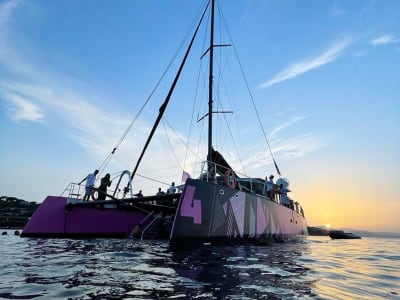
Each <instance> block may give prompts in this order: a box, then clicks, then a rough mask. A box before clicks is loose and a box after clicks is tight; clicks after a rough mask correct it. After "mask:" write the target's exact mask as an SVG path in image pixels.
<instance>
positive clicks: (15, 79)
mask: <svg viewBox="0 0 400 300" xmlns="http://www.w3.org/2000/svg"><path fill="white" fill-rule="evenodd" d="M204 4H205V1H184V0H169V1H167V0H158V1H151V0H135V1H128V0H120V1H110V0H97V1H93V0H89V1H77V0H72V1H61V0H57V1H50V0H35V1H29V0H0V105H1V109H0V137H1V146H0V166H1V171H2V172H1V174H0V194H1V195H6V196H15V197H18V198H21V199H25V200H27V201H35V202H39V203H40V202H42V201H43V200H44V199H45V197H46V196H47V195H60V194H62V193H63V192H64V190H65V189H66V188H67V187H68V185H69V183H71V182H75V183H76V182H79V181H80V180H81V179H83V178H84V177H85V176H86V175H87V174H88V173H90V172H92V171H93V170H94V169H96V168H99V167H100V166H101V165H102V163H103V162H104V161H105V159H106V158H107V156H108V155H109V154H110V153H111V151H112V149H113V148H114V147H117V151H116V152H115V154H114V155H113V156H112V159H111V160H110V162H109V163H108V164H107V165H106V168H105V170H104V172H109V173H111V174H113V178H114V180H113V181H114V183H115V182H116V181H117V177H116V176H117V175H115V174H117V173H118V172H119V171H122V170H132V169H133V168H134V166H135V164H136V161H137V159H138V157H139V154H140V151H141V149H142V148H143V145H144V142H145V140H146V138H147V136H148V134H149V132H150V129H151V126H152V124H153V122H154V120H155V118H156V117H157V113H158V108H159V106H160V105H161V103H162V101H163V100H164V98H165V96H166V94H167V93H168V89H169V86H170V84H171V83H172V80H173V78H174V76H175V73H176V71H177V69H178V66H179V63H180V61H181V59H182V57H183V53H184V51H185V49H186V47H187V45H188V43H189V38H190V37H191V35H192V34H193V29H194V26H195V25H196V24H197V20H198V19H199V17H200V14H201V11H202V9H203V7H204ZM221 12H222V13H221ZM217 15H218V17H219V18H220V17H221V16H223V17H222V18H220V19H221V20H223V22H222V23H223V24H224V25H225V24H226V25H227V27H228V28H229V31H224V30H221V32H220V33H218V34H216V36H217V37H218V38H220V39H221V43H222V44H224V43H225V44H230V45H231V46H229V47H219V48H218V50H216V53H217V54H216V60H217V63H216V72H215V74H214V79H215V82H218V83H220V85H219V86H220V87H217V88H215V90H214V94H215V104H216V109H217V110H220V111H225V113H218V114H215V116H214V117H215V126H214V128H215V127H217V128H218V127H219V125H221V126H220V127H223V125H224V124H225V126H226V127H228V128H229V130H230V131H229V132H228V133H227V134H225V135H224V134H223V133H220V132H219V131H217V130H214V131H213V141H214V146H215V147H216V149H217V150H218V151H220V152H222V153H223V154H224V155H225V157H226V158H227V159H228V161H229V162H230V163H231V164H232V166H234V167H235V169H240V172H243V173H244V174H247V175H249V176H252V177H260V178H264V177H265V176H267V175H269V174H274V175H275V176H276V177H275V178H278V174H277V172H276V170H275V168H274V166H273V163H272V159H271V154H270V151H269V148H268V147H267V144H266V141H265V139H264V135H263V132H262V130H261V129H260V126H259V125H260V124H259V123H261V124H262V128H263V129H264V132H265V135H266V136H267V139H268V143H269V146H270V148H271V151H272V153H273V155H274V158H275V160H276V161H277V164H278V166H279V169H280V171H281V174H282V177H284V178H288V179H289V182H290V190H291V191H292V192H291V194H290V196H291V197H292V198H294V199H295V200H296V201H298V202H300V203H301V205H302V206H303V208H304V211H305V214H306V217H307V221H308V224H309V225H310V226H319V225H326V224H330V225H331V226H332V227H335V228H357V229H365V230H373V231H397V232H400V218H399V217H398V214H399V211H400V189H399V187H398V184H399V179H400V2H399V1H397V0H386V1H367V0H354V1H316V0H315V1H308V0H307V1H302V2H301V3H299V2H298V1H293V0H284V1H269V0H252V1H231V0H221V1H218V4H217ZM206 18H207V16H206ZM219 28H220V27H218V30H219ZM199 40H200V42H199V43H198V44H196V46H195V47H194V48H195V49H194V50H195V53H196V54H194V55H193V56H191V58H190V59H191V61H196V64H198V63H199V62H203V65H204V66H203V69H199V68H198V67H191V66H188V67H187V68H186V69H185V71H183V72H182V78H181V80H180V81H179V83H178V84H177V88H176V91H174V94H173V97H172V98H171V101H170V105H169V106H168V108H167V111H166V114H165V117H164V118H163V121H162V122H161V125H160V127H159V129H158V130H157V133H156V136H155V138H154V140H152V142H151V143H150V146H149V149H148V151H147V152H146V153H145V155H144V158H143V161H142V163H141V164H140V166H139V168H138V172H137V174H138V175H137V176H136V177H135V179H134V182H133V186H134V192H137V190H138V189H143V193H144V194H145V195H151V194H153V193H155V192H156V191H157V189H158V187H162V189H166V188H167V187H168V185H169V184H170V182H172V181H175V182H177V184H180V183H181V175H182V171H183V170H185V171H187V172H189V173H190V174H191V176H193V177H195V176H196V175H198V173H199V172H200V162H201V160H205V159H206V152H205V151H206V146H204V145H203V143H202V142H203V141H204V139H205V138H204V136H205V135H204V132H206V129H205V126H206V125H207V124H206V122H205V121H197V120H198V119H200V118H201V117H202V116H203V115H204V114H205V110H206V108H205V106H204V105H203V104H200V100H199V99H201V98H205V97H204V96H205V95H206V94H202V92H200V87H203V86H206V82H207V77H206V73H205V72H206V70H207V67H205V65H206V64H207V60H206V59H203V60H200V57H201V54H202V53H203V52H205V50H206V48H207V46H204V45H205V44H206V43H205V41H206V38H205V37H204V36H203V35H201V36H200V38H199ZM220 54H224V55H225V54H228V55H227V56H229V57H230V58H235V59H236V57H238V58H239V62H240V64H238V65H236V66H234V65H233V64H232V65H231V64H230V62H229V63H228V62H227V61H225V60H224V59H222V58H220ZM221 57H222V56H221ZM174 58H175V59H174ZM188 62H189V61H188ZM168 66H170V67H168ZM228 69H229V71H234V72H236V73H240V75H241V74H245V77H244V78H245V81H243V79H242V81H240V80H239V79H236V78H235V79H233V77H232V78H231V79H230V80H226V81H225V79H224V80H222V79H220V78H222V76H220V75H222V74H223V75H224V76H227V75H225V73H227V71H228ZM199 70H201V71H199ZM164 72H165V76H163V74H164ZM160 78H162V81H161V83H160V84H159V85H158V88H157V90H156V91H155V92H154V93H153V94H152V91H153V89H154V88H155V86H156V85H157V83H158V82H159V80H160ZM199 78H200V79H199ZM227 78H229V77H228V76H227ZM239 83H240V85H242V86H243V92H242V91H241V90H240V91H239ZM243 83H244V84H243ZM246 83H247V84H246ZM215 86H217V84H216V83H215ZM242 86H241V87H240V89H242ZM247 89H249V90H250V91H251V97H252V98H251V97H250V101H249V102H248V101H247V100H246V101H244V100H243V99H244V96H245V95H248V91H247ZM196 90H198V92H197V93H196ZM223 92H224V93H223ZM203 93H204V92H203ZM225 93H226V95H228V96H224V95H223V94H225ZM151 94H152V97H151V98H150V100H149V102H148V104H147V105H146V106H145V108H144V109H143V110H141V108H142V105H143V104H144V103H145V102H146V100H147V99H149V95H151ZM251 99H252V100H251ZM193 100H196V101H197V100H198V102H193ZM201 101H204V100H201ZM192 103H195V104H192ZM226 103H229V104H230V105H229V109H228V105H227V104H226ZM253 106H255V107H256V109H257V113H258V116H257V114H255V112H254V109H253ZM231 109H232V112H233V113H231V112H227V111H231ZM251 110H252V111H253V112H252V113H247V112H248V111H251ZM139 112H141V113H140V114H139ZM193 116H194V117H193ZM258 117H259V119H260V122H258ZM131 122H133V123H131ZM130 124H133V125H132V129H131V130H130V131H129V132H127V134H126V138H124V139H122V138H121V137H123V136H124V133H125V132H126V130H127V128H128V127H129V126H130ZM190 125H195V126H194V127H196V128H195V129H193V131H191V129H189V128H191V126H190ZM221 132H222V131H221ZM197 136H199V137H197ZM229 136H233V137H234V138H237V140H236V142H235V143H230V142H228V141H227V138H228V137H229ZM186 145H189V149H190V150H187V147H186ZM239 148H241V149H240V150H239ZM237 153H240V155H236V154H237ZM236 156H240V159H239V158H236ZM196 173H197V174H196ZM102 175H104V174H102ZM114 175H115V176H114ZM145 177H151V178H156V179H157V181H153V182H151V183H147V182H145Z"/></svg>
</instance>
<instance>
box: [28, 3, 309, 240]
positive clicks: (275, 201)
mask: <svg viewBox="0 0 400 300" xmlns="http://www.w3.org/2000/svg"><path fill="white" fill-rule="evenodd" d="M215 6H216V3H215V0H210V1H209V2H208V3H207V4H206V7H205V8H204V10H203V12H202V15H201V17H200V20H199V22H198V23H197V27H196V28H195V30H194V33H193V36H192V38H191V40H190V43H189V45H188V48H187V50H186V52H185V54H184V57H183V60H182V61H181V63H180V65H179V68H178V71H177V74H176V76H175V78H174V79H173V83H172V85H171V87H170V89H169V91H168V93H167V96H166V98H165V100H164V102H163V103H162V105H161V106H160V108H159V114H158V116H157V118H156V120H155V122H154V125H153V127H152V129H151V131H150V134H149V136H148V138H147V140H146V142H145V145H144V147H143V150H142V151H141V153H140V155H139V158H138V160H137V163H136V165H135V167H134V169H133V171H132V172H130V171H128V170H126V171H123V172H121V174H120V177H119V179H118V180H117V184H116V186H115V187H114V193H107V199H106V200H102V201H99V200H97V201H83V195H82V189H81V186H80V185H77V184H74V183H72V184H70V185H69V187H68V189H67V192H66V193H64V195H61V196H48V197H47V198H46V199H45V200H44V201H43V203H41V205H40V206H39V207H38V209H37V210H36V212H35V213H34V214H33V216H32V217H31V219H30V220H29V221H28V223H27V224H26V226H25V228H24V230H23V231H22V233H21V236H22V237H58V238H90V237H101V238H128V237H133V238H140V239H159V238H166V239H170V240H171V242H173V243H178V244H179V243H187V242H188V241H190V242H197V241H201V242H204V241H208V242H213V241H245V240H257V239H264V238H286V237H293V236H301V235H306V234H307V222H306V219H305V216H304V211H303V209H302V207H301V206H300V204H299V203H298V202H296V201H294V200H293V199H291V198H289V197H288V196H287V195H286V193H287V192H289V191H290V190H289V189H288V181H287V180H286V179H284V178H279V179H278V181H277V182H276V184H274V185H273V190H274V193H269V194H267V193H266V185H267V180H266V179H262V178H254V177H249V176H247V175H244V174H243V173H241V172H239V171H238V170H235V169H233V168H232V167H231V165H230V164H229V163H228V162H227V160H226V159H225V158H224V156H223V155H222V154H221V152H220V151H218V150H216V149H215V147H214V146H215V145H214V144H213V118H215V115H216V114H223V113H228V112H227V111H217V110H215V108H214V106H213V103H214V100H215V97H216V96H215V91H214V90H213V88H214V85H215V82H214V81H215V79H214V59H215V57H214V51H215V49H217V48H221V47H228V46H230V44H216V43H215V41H214V31H215V26H214V19H215V10H216V9H215ZM207 15H209V19H210V22H207V23H208V24H209V32H210V33H209V41H210V43H209V46H208V48H207V49H206V50H205V52H204V54H203V56H202V58H204V57H206V56H208V58H209V59H208V61H209V64H208V99H207V100H208V111H207V110H206V113H205V114H204V116H203V117H201V118H199V120H198V122H205V120H207V121H208V122H207V123H208V136H207V157H206V160H205V161H203V162H202V164H201V170H200V172H199V175H198V177H197V178H190V177H189V176H185V177H187V178H185V179H184V182H183V184H182V185H181V186H178V189H177V190H178V191H177V192H174V193H166V194H157V195H152V196H144V197H136V196H134V195H133V194H132V190H133V189H132V181H133V179H134V178H135V176H136V175H137V170H138V168H139V166H140V163H141V161H142V158H143V157H144V156H145V153H146V150H147V148H148V146H149V144H150V143H151V141H152V139H153V136H154V134H155V132H156V130H157V128H158V127H159V123H160V121H161V120H162V118H163V116H164V113H165V110H166V108H167V106H168V104H169V102H170V99H171V97H172V96H173V93H174V89H175V87H176V85H177V83H178V82H179V79H180V76H181V73H182V70H183V68H184V67H185V64H186V60H187V58H188V56H189V53H190V51H191V48H192V45H193V43H194V41H195V40H196V38H197V35H198V31H199V28H200V26H201V24H203V23H205V21H204V19H206V18H205V16H207ZM253 105H254V102H253ZM257 117H258V120H259V121H260V118H259V115H258V114H257ZM260 123H261V122H260ZM264 136H265V139H266V135H265V133H264ZM266 142H267V143H266V144H267V146H268V148H269V150H270V152H271V156H272V160H271V162H272V163H273V165H274V167H275V168H276V171H277V173H278V174H279V176H280V171H279V168H278V165H277V163H276V160H275V158H274V157H273V154H272V151H271V148H270V147H269V143H268V140H267V139H266ZM115 150H116V148H114V149H113V151H112V153H114V152H115ZM185 174H186V175H187V173H185ZM123 179H124V180H125V181H127V182H128V183H127V185H126V186H124V187H123V186H122V182H123ZM121 190H122V191H123V193H122V195H120V194H121V193H117V191H121ZM93 191H94V192H97V193H99V192H100V191H97V189H96V188H94V189H93Z"/></svg>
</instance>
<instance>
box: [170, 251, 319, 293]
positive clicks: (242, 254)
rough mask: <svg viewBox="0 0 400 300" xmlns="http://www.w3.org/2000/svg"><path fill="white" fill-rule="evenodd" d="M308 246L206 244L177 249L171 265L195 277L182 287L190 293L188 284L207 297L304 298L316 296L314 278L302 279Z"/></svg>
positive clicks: (182, 274) (189, 277) (176, 269)
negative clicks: (308, 280)
mask: <svg viewBox="0 0 400 300" xmlns="http://www.w3.org/2000/svg"><path fill="white" fill-rule="evenodd" d="M306 248H307V245H306V244H304V243H284V245H283V244H282V243H271V244H269V245H257V246H254V245H240V246H203V247H200V248H188V249H185V250H180V251H176V250H175V251H174V252H173V256H172V262H171V263H170V266H171V268H173V269H174V270H175V271H176V272H177V274H179V275H180V276H182V277H184V278H188V279H191V280H190V281H188V282H183V283H182V284H181V285H180V286H179V287H178V288H179V290H183V291H186V292H187V290H188V286H193V285H195V286H197V287H201V290H202V292H203V293H206V295H207V297H210V296H212V297H215V298H218V299H221V298H224V299H236V298H237V299H242V298H243V297H250V298H251V299H258V298H263V297H264V298H265V297H273V296H276V297H278V298H280V297H283V296H285V297H301V296H304V295H312V292H311V284H312V281H311V282H307V281H304V280H302V279H301V277H302V276H303V275H304V274H305V273H306V272H307V271H308V268H307V267H305V266H303V265H301V264H300V263H299V262H298V257H300V256H301V253H302V251H306ZM191 296H195V295H191ZM197 296H198V295H197Z"/></svg>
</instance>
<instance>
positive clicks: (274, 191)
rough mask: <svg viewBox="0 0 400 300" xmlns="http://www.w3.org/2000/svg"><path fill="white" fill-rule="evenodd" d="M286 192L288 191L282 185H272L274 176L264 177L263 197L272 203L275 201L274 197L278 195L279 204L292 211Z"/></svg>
mask: <svg viewBox="0 0 400 300" xmlns="http://www.w3.org/2000/svg"><path fill="white" fill-rule="evenodd" d="M287 192H288V190H287V188H286V186H285V185H284V184H282V183H280V184H279V185H276V184H275V183H274V175H270V176H269V178H268V177H265V185H264V195H265V196H267V197H268V198H269V199H271V200H272V201H276V195H279V201H280V203H281V204H282V205H284V206H286V207H290V208H292V209H293V207H292V205H291V201H290V198H289V197H288V195H287ZM292 202H293V201H292Z"/></svg>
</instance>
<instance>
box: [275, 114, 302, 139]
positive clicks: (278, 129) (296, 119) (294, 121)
mask: <svg viewBox="0 0 400 300" xmlns="http://www.w3.org/2000/svg"><path fill="white" fill-rule="evenodd" d="M306 118H307V117H306V116H299V117H294V118H293V119H291V120H289V121H287V122H285V123H283V124H282V125H279V126H278V127H276V128H274V129H273V130H272V131H271V133H270V134H269V137H270V139H273V138H276V137H277V135H278V134H279V133H280V132H281V131H282V130H284V129H286V128H288V127H290V126H291V125H294V124H296V123H298V122H300V121H301V120H304V119H306Z"/></svg>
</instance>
